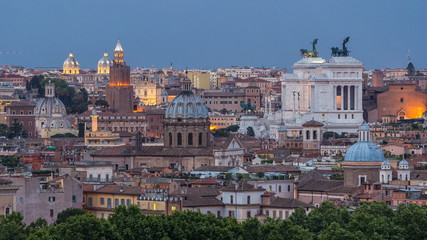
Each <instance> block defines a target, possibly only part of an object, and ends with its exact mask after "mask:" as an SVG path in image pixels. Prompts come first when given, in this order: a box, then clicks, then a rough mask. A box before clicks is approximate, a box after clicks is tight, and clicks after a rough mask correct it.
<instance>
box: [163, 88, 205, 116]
mask: <svg viewBox="0 0 427 240" xmlns="http://www.w3.org/2000/svg"><path fill="white" fill-rule="evenodd" d="M165 117H166V118H209V114H208V108H207V107H206V105H205V103H204V101H203V100H202V99H201V98H200V97H199V96H197V95H194V94H193V93H192V92H191V91H182V92H181V93H180V94H179V95H178V96H177V97H175V98H174V99H173V100H172V101H171V102H170V103H169V105H168V107H167V108H166V115H165Z"/></svg>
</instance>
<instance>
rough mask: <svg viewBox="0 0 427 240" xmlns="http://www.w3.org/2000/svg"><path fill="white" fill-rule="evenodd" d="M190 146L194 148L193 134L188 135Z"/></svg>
mask: <svg viewBox="0 0 427 240" xmlns="http://www.w3.org/2000/svg"><path fill="white" fill-rule="evenodd" d="M188 145H189V146H193V134H192V133H189V134H188Z"/></svg>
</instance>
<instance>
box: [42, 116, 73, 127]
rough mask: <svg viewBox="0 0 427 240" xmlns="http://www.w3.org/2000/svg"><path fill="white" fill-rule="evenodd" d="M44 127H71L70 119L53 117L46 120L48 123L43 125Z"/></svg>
mask: <svg viewBox="0 0 427 240" xmlns="http://www.w3.org/2000/svg"><path fill="white" fill-rule="evenodd" d="M43 128H45V129H60V128H65V129H71V124H70V121H68V120H67V119H65V118H52V119H49V120H47V121H46V123H45V124H44V125H43Z"/></svg>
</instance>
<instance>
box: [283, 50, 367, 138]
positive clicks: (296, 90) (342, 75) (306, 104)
mask: <svg viewBox="0 0 427 240" xmlns="http://www.w3.org/2000/svg"><path fill="white" fill-rule="evenodd" d="M293 70H294V72H293V73H291V74H284V75H283V79H282V114H281V115H282V116H280V117H281V118H283V119H284V120H285V122H286V123H287V124H286V126H287V127H288V125H293V124H294V125H300V124H302V123H304V122H307V121H309V120H312V119H314V120H316V121H319V122H322V123H323V124H325V127H326V128H327V129H328V130H329V131H335V132H356V130H357V129H358V127H359V126H360V125H361V124H362V122H363V109H362V83H363V79H362V72H363V64H362V63H361V62H359V61H358V60H356V59H354V58H352V57H333V58H332V59H331V60H329V61H326V60H324V59H322V58H303V59H301V60H300V61H298V62H296V63H295V64H294V65H293ZM277 117H278V116H276V118H277ZM276 120H277V119H276ZM288 128H289V127H288Z"/></svg>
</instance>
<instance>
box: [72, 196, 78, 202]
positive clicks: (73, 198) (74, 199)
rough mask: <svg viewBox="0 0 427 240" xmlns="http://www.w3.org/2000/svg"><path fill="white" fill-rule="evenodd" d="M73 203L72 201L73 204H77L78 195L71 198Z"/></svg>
mask: <svg viewBox="0 0 427 240" xmlns="http://www.w3.org/2000/svg"><path fill="white" fill-rule="evenodd" d="M71 201H72V202H73V203H75V202H77V197H76V195H73V196H71Z"/></svg>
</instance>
